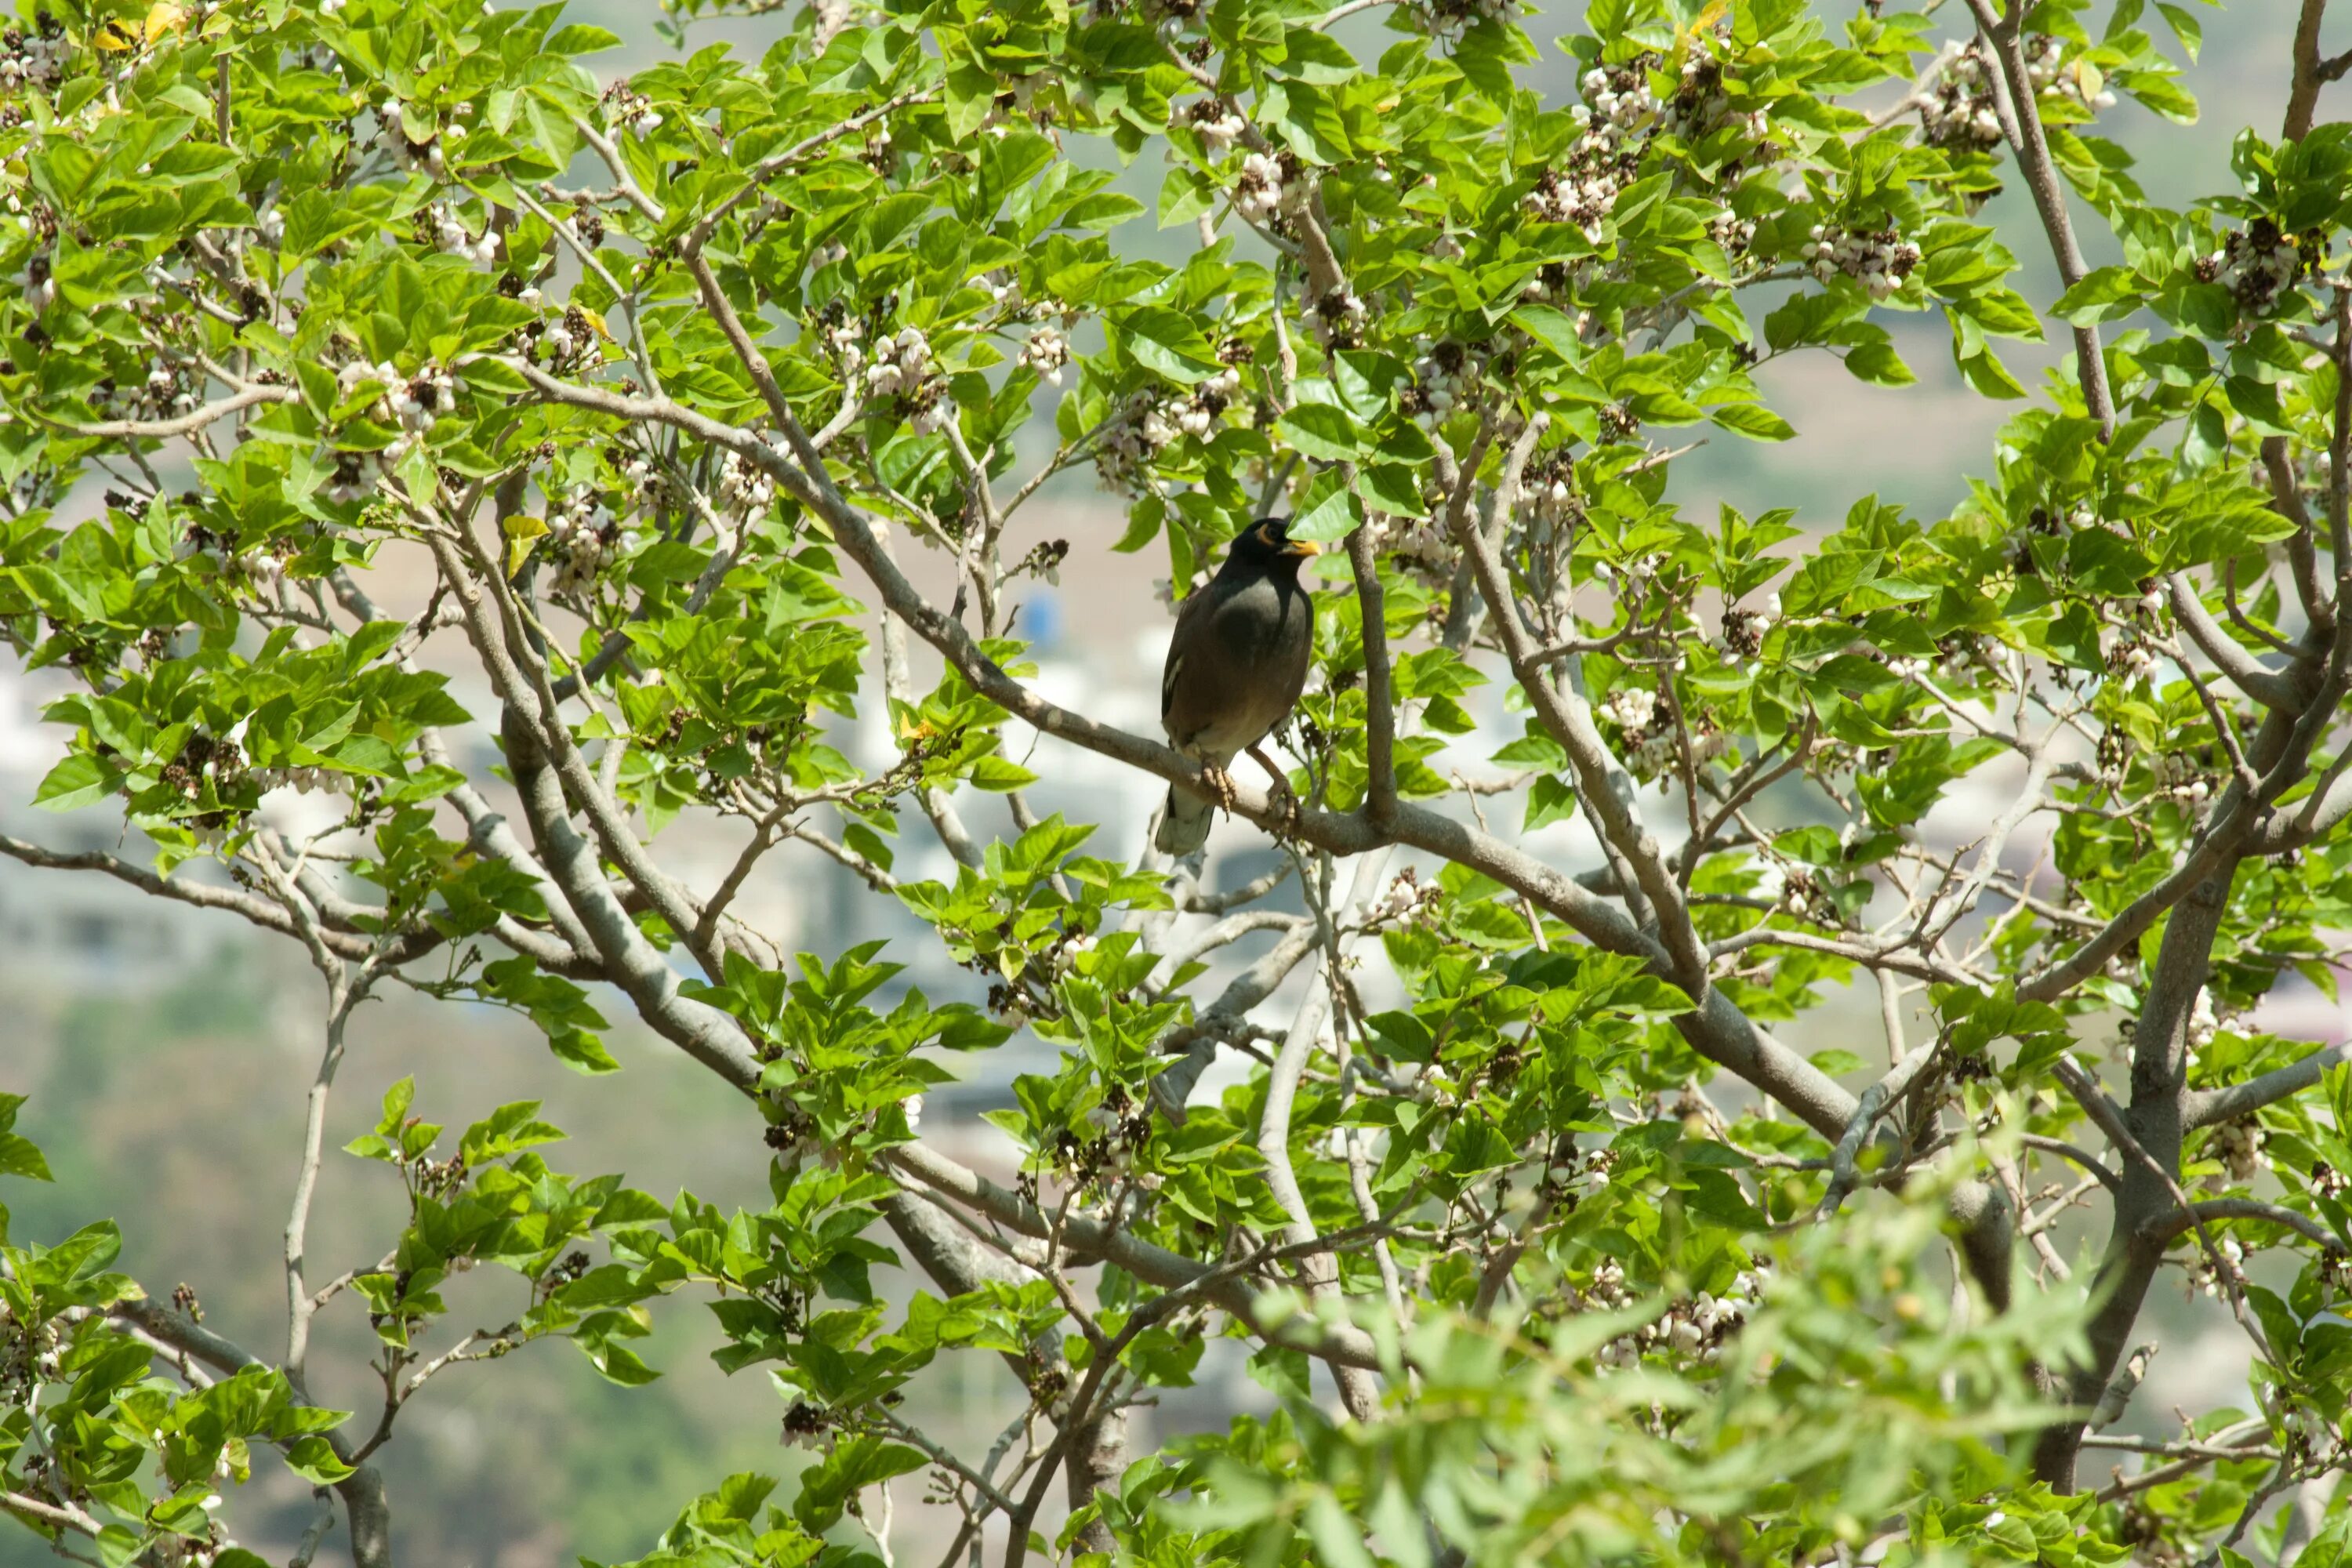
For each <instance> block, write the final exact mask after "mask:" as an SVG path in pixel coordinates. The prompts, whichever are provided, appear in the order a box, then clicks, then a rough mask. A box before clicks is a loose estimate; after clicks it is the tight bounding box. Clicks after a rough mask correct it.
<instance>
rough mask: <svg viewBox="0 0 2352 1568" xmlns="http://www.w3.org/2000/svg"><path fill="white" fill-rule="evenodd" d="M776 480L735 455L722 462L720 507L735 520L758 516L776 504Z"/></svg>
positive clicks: (732, 454)
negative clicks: (736, 518)
mask: <svg viewBox="0 0 2352 1568" xmlns="http://www.w3.org/2000/svg"><path fill="white" fill-rule="evenodd" d="M775 500H776V481H775V480H773V479H770V478H769V477H768V475H767V472H766V470H764V469H762V468H756V467H754V466H753V465H751V464H750V463H747V462H745V461H744V460H743V459H742V458H740V457H738V456H737V455H736V454H735V453H733V452H729V453H726V454H724V455H723V456H721V457H720V458H719V506H720V507H721V508H722V509H723V510H726V511H728V512H729V513H730V514H731V515H733V516H736V517H757V516H758V515H760V514H761V512H764V511H766V510H768V508H769V507H771V506H772V505H774V504H775Z"/></svg>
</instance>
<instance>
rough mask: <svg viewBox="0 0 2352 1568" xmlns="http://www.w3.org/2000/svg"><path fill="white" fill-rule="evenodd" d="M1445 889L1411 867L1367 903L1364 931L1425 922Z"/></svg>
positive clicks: (1363, 916)
mask: <svg viewBox="0 0 2352 1568" xmlns="http://www.w3.org/2000/svg"><path fill="white" fill-rule="evenodd" d="M1444 896H1445V889H1443V888H1440V887H1439V886H1438V885H1437V884H1436V883H1434V882H1423V880H1422V879H1421V878H1420V876H1419V874H1417V873H1416V872H1415V871H1414V870H1413V868H1412V867H1410V866H1408V867H1406V868H1404V869H1403V870H1402V871H1399V872H1398V873H1397V874H1396V875H1395V876H1394V877H1392V878H1391V879H1389V885H1388V887H1387V888H1385V889H1382V890H1381V896H1380V897H1379V898H1377V899H1375V900H1372V901H1371V902H1370V903H1369V904H1366V905H1365V906H1364V910H1363V914H1362V917H1361V924H1360V930H1363V931H1379V930H1381V929H1382V928H1384V927H1388V926H1403V925H1419V924H1425V923H1426V922H1427V921H1429V920H1430V919H1431V918H1432V914H1433V910H1434V909H1435V906H1436V904H1437V901H1438V900H1440V899H1442V898H1444Z"/></svg>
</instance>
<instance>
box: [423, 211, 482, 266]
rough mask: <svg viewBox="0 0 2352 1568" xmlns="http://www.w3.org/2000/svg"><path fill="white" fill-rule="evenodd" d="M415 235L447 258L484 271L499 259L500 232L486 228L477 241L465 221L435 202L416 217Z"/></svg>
mask: <svg viewBox="0 0 2352 1568" xmlns="http://www.w3.org/2000/svg"><path fill="white" fill-rule="evenodd" d="M416 232H417V238H418V239H419V241H420V242H423V243H426V244H430V245H431V246H432V247H433V248H434V249H436V250H437V251H439V252H441V253H442V254H443V255H444V256H462V257H464V258H466V259H467V260H468V261H472V262H477V263H478V264H480V265H482V266H484V267H488V265H490V263H492V262H494V261H496V260H497V259H498V258H499V236H498V231H497V230H496V229H494V228H491V227H489V226H487V225H485V226H484V227H483V229H482V232H481V234H480V236H479V237H477V236H475V235H474V234H473V233H472V232H471V231H470V230H468V229H467V227H466V220H465V219H464V218H462V217H460V216H458V215H457V212H456V210H455V209H453V208H452V207H450V206H449V205H447V204H446V203H443V202H435V203H433V204H432V205H429V206H427V207H425V209H424V210H422V211H421V212H419V213H418V214H417V215H416Z"/></svg>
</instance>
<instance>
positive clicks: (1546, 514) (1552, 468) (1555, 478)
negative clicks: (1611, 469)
mask: <svg viewBox="0 0 2352 1568" xmlns="http://www.w3.org/2000/svg"><path fill="white" fill-rule="evenodd" d="M1519 485H1520V490H1521V493H1522V494H1523V495H1525V496H1526V498H1527V502H1528V515H1529V516H1530V517H1531V518H1532V519H1533V520H1534V523H1535V527H1534V530H1533V531H1534V533H1535V535H1536V537H1537V539H1538V542H1541V541H1544V540H1549V538H1550V537H1551V536H1552V533H1553V531H1555V530H1558V529H1566V528H1572V527H1574V526H1575V525H1576V524H1577V523H1578V522H1580V521H1582V520H1583V516H1584V509H1583V507H1582V506H1581V505H1580V504H1579V502H1578V501H1577V499H1576V459H1575V458H1574V457H1573V456H1571V455H1570V450H1569V448H1568V447H1553V448H1552V449H1551V450H1550V451H1549V452H1543V453H1539V454H1538V455H1537V456H1536V457H1535V458H1533V459H1532V460H1531V461H1529V463H1528V467H1527V471H1526V473H1525V474H1523V475H1522V476H1521V477H1520V480H1519Z"/></svg>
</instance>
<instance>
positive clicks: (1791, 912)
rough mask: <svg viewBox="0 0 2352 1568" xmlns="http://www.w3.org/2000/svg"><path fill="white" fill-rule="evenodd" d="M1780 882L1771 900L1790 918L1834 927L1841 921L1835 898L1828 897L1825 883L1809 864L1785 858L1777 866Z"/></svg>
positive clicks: (1842, 920)
mask: <svg viewBox="0 0 2352 1568" xmlns="http://www.w3.org/2000/svg"><path fill="white" fill-rule="evenodd" d="M1772 901H1773V903H1774V905H1775V906H1776V907H1777V908H1778V909H1779V910H1780V913H1782V914H1784V915H1787V916H1789V917H1790V918H1791V919H1793V920H1801V921H1811V922H1812V923H1813V924H1815V925H1825V926H1836V925H1843V924H1844V923H1845V921H1844V917H1843V914H1842V913H1841V912H1840V911H1839V910H1838V907H1837V900H1835V899H1832V897H1831V896H1830V889H1829V887H1828V884H1826V883H1825V882H1823V881H1822V879H1821V877H1820V876H1818V875H1817V874H1815V872H1814V870H1813V868H1811V867H1810V866H1802V865H1799V864H1797V863H1796V862H1795V861H1789V862H1787V863H1785V864H1783V865H1782V866H1781V867H1780V887H1779V888H1778V889H1776V890H1775V891H1774V893H1773V898H1772Z"/></svg>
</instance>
